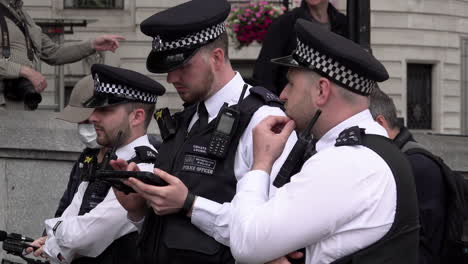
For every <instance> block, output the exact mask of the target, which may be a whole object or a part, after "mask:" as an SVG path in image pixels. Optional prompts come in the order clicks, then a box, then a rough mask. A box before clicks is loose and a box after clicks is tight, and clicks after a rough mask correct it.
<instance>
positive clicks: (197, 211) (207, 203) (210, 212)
mask: <svg viewBox="0 0 468 264" xmlns="http://www.w3.org/2000/svg"><path fill="white" fill-rule="evenodd" d="M244 84H245V82H244V80H243V79H242V77H241V75H240V74H239V73H236V75H235V76H234V78H233V79H232V80H231V81H230V82H228V83H227V84H226V85H225V86H224V87H223V88H222V89H221V90H219V91H218V92H217V93H215V94H214V95H212V96H211V97H210V98H209V99H207V100H205V102H204V103H205V106H206V109H207V111H208V122H211V121H213V120H214V119H215V118H216V116H217V115H218V112H219V110H220V109H221V107H222V106H223V104H224V103H225V102H226V103H228V104H229V105H235V104H237V102H238V100H239V97H240V96H241V93H242V88H243V87H244ZM249 94H250V93H249V91H248V90H247V92H246V93H245V96H248V95H249ZM244 98H245V97H244ZM269 115H277V116H285V114H284V112H283V111H282V110H281V109H280V108H278V107H271V106H266V105H265V106H262V107H260V108H259V109H258V110H257V111H256V112H255V113H254V114H253V116H252V119H251V120H250V123H249V125H248V126H247V128H246V129H245V131H244V133H243V134H242V136H241V138H240V141H239V145H238V147H237V152H236V156H235V161H234V173H235V175H236V178H237V179H240V178H241V177H242V176H243V175H245V173H247V172H248V171H249V170H250V168H252V165H253V148H252V146H253V138H252V130H253V129H254V128H255V126H257V124H258V123H260V122H261V121H262V120H263V119H265V118H266V117H267V116H269ZM197 120H198V114H195V115H194V117H193V118H192V120H191V122H190V125H189V128H191V127H192V126H193V124H194V123H195V122H196V121H197ZM296 140H297V137H296V134H295V133H293V134H292V135H291V136H290V137H289V140H288V142H287V144H286V147H285V151H284V152H283V154H282V156H281V157H280V158H279V159H278V160H277V161H276V162H275V165H274V166H273V169H272V173H271V176H272V179H274V177H276V174H277V173H278V171H279V169H280V168H281V166H282V165H283V163H284V161H285V160H286V158H287V156H288V154H289V152H290V151H291V149H292V147H293V146H294V144H295V143H296ZM265 184H266V185H265V186H264V187H265V188H266V189H269V188H270V187H269V185H270V183H269V182H267V183H265ZM230 219H231V204H230V203H223V204H220V203H217V202H215V201H211V200H208V199H205V198H203V197H197V199H196V200H195V203H194V205H193V211H192V218H191V222H192V224H194V225H195V226H197V227H198V228H199V229H200V230H202V231H203V232H205V233H206V234H208V235H209V236H211V237H213V238H214V239H216V241H218V242H219V243H221V244H224V245H226V246H229V222H230ZM141 223H142V221H141V222H139V223H135V224H136V226H137V227H138V228H140V227H141Z"/></svg>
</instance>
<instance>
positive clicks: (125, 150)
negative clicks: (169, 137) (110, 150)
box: [115, 135, 152, 160]
mask: <svg viewBox="0 0 468 264" xmlns="http://www.w3.org/2000/svg"><path fill="white" fill-rule="evenodd" d="M139 146H150V148H152V147H151V144H150V143H149V140H148V136H147V135H143V136H141V137H139V138H137V139H135V140H133V141H132V142H130V143H128V144H127V145H125V146H122V147H120V148H118V149H117V150H116V151H115V154H116V155H117V157H119V159H124V160H130V159H132V158H133V157H135V147H139Z"/></svg>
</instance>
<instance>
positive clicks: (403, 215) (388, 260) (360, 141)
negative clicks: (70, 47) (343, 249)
mask: <svg viewBox="0 0 468 264" xmlns="http://www.w3.org/2000/svg"><path fill="white" fill-rule="evenodd" d="M353 145H362V146H365V147H367V148H369V149H371V150H372V151H374V152H375V153H377V154H378V155H379V156H380V157H381V158H382V159H383V160H384V161H385V162H386V163H387V165H388V166H389V167H390V170H391V171H392V174H393V177H394V179H395V183H396V187H397V204H396V212H395V219H394V222H393V224H392V226H391V228H390V230H389V231H388V232H387V233H386V234H385V235H384V236H383V237H382V238H381V239H380V240H378V241H377V242H375V243H374V244H372V245H370V246H369V247H367V248H364V249H362V250H360V251H358V252H355V253H354V254H351V255H348V256H345V257H343V258H341V259H338V260H336V261H334V262H332V264H351V263H352V264H381V263H382V264H383V263H385V264H400V263H408V264H416V263H417V259H418V247H419V217H418V204H417V198H416V188H415V186H414V177H413V176H412V170H411V165H410V164H409V162H408V160H407V159H406V157H405V156H404V154H403V153H401V151H400V150H399V149H398V147H397V146H395V145H394V144H393V143H392V141H390V140H389V139H388V138H385V137H383V136H378V135H370V134H365V133H364V129H360V128H359V127H352V128H350V129H347V130H345V131H343V132H342V133H341V134H340V136H339V138H338V139H337V144H336V145H335V146H353ZM364 162H365V161H364Z"/></svg>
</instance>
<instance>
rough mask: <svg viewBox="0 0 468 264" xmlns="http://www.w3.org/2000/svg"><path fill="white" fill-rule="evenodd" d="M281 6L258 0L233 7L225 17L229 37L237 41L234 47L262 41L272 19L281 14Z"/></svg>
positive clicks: (282, 10)
mask: <svg viewBox="0 0 468 264" xmlns="http://www.w3.org/2000/svg"><path fill="white" fill-rule="evenodd" d="M284 10H285V8H284V7H283V6H281V7H279V6H275V5H273V4H271V3H268V2H267V1H260V2H255V3H250V4H244V5H241V6H240V7H238V8H233V9H232V11H231V14H230V15H229V17H228V19H227V24H228V27H229V28H230V29H231V32H230V33H231V37H232V38H233V39H234V41H235V42H236V43H237V45H236V48H238V49H240V48H242V47H245V46H248V45H250V44H251V43H252V42H254V41H257V42H258V43H262V41H263V39H264V38H265V34H266V32H267V30H268V27H269V26H270V25H271V23H272V22H273V19H275V18H277V17H279V16H280V15H282V14H283V12H284Z"/></svg>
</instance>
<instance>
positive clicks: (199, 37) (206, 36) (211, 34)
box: [153, 22, 226, 52]
mask: <svg viewBox="0 0 468 264" xmlns="http://www.w3.org/2000/svg"><path fill="white" fill-rule="evenodd" d="M225 31H226V27H225V26H224V22H223V23H221V24H218V25H214V26H212V27H209V28H206V29H203V30H202V31H200V32H197V33H195V34H191V35H188V36H185V37H183V38H180V39H177V40H174V41H170V42H164V41H162V42H160V43H158V41H153V49H154V50H155V51H157V52H161V51H166V50H173V49H178V48H186V47H191V46H194V45H197V44H201V43H206V42H208V41H210V40H213V39H215V38H217V37H219V36H220V35H221V34H223V32H225ZM157 38H159V37H156V39H157Z"/></svg>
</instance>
